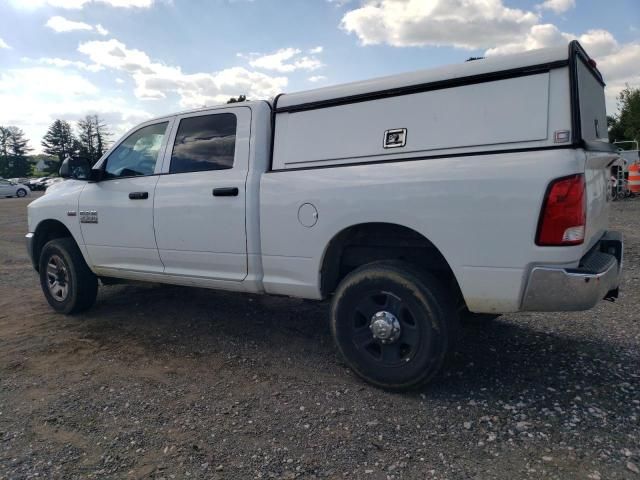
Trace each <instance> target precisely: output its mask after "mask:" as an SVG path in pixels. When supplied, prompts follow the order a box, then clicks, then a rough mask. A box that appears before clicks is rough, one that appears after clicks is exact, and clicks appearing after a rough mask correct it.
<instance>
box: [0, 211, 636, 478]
mask: <svg viewBox="0 0 640 480" xmlns="http://www.w3.org/2000/svg"><path fill="white" fill-rule="evenodd" d="M29 201H30V200H29V199H0V479H14V478H15V479H21V478H34V477H39V478H43V477H44V478H65V479H72V478H78V479H79V478H167V479H169V478H177V479H182V478H208V479H209V478H210V479H218V478H220V479H222V478H240V479H245V478H365V479H386V478H396V479H400V478H420V479H423V478H447V479H469V478H477V479H488V478H508V479H513V478H536V479H537V478H580V479H612V478H617V479H622V478H628V479H640V473H639V468H640V368H639V366H640V349H639V347H640V326H639V324H638V319H639V318H640V267H639V262H638V261H639V257H640V199H636V200H628V201H624V202H619V203H616V204H614V207H613V214H612V224H613V227H614V228H616V229H620V230H622V231H623V232H624V234H625V240H626V252H625V253H626V257H625V261H626V264H625V269H626V270H625V278H624V285H623V288H624V292H623V297H622V298H621V299H620V300H619V301H618V302H617V303H605V302H602V303H601V304H600V305H598V307H597V308H595V309H594V310H592V311H589V312H584V313H574V314H517V315H507V316H504V317H502V318H500V319H499V320H497V321H496V322H494V323H493V324H491V325H488V326H483V327H474V328H469V329H467V330H465V332H464V338H463V339H462V342H461V345H460V347H459V350H460V351H459V353H458V354H456V356H455V358H453V359H452V362H451V365H450V368H449V370H448V371H447V373H446V374H443V375H441V376H440V377H439V378H437V379H436V381H435V382H434V383H433V384H432V385H431V386H430V387H429V388H428V389H427V390H425V391H423V392H416V393H412V394H402V395H400V394H389V393H385V392H382V391H379V390H376V389H374V388H372V387H369V386H368V385H366V384H364V383H362V382H361V381H359V380H358V379H357V378H355V377H354V376H353V375H352V374H351V373H350V372H349V371H348V369H347V368H346V367H345V366H344V365H343V364H342V363H341V362H340V360H339V359H338V358H336V354H335V351H334V348H333V345H332V341H331V338H330V335H329V328H328V322H327V306H326V305H317V304H314V303H309V302H304V301H300V300H291V299H284V298H268V297H259V296H249V295H239V294H229V293H220V292H212V291H207V290H197V289H187V288H181V287H169V286H146V285H135V286H131V285H129V286H111V287H103V288H101V291H100V294H99V298H98V304H97V305H96V307H95V308H93V309H92V310H90V311H89V312H87V313H86V314H83V315H79V316H76V317H65V316H61V315H57V314H54V313H52V311H51V310H50V309H49V307H48V305H47V304H46V302H45V300H44V297H43V296H42V294H41V292H40V288H39V284H38V279H37V276H36V273H35V272H34V271H33V270H32V269H31V267H30V264H29V260H28V258H27V256H26V252H25V249H24V241H23V235H24V233H25V229H26V205H27V204H28V203H29Z"/></svg>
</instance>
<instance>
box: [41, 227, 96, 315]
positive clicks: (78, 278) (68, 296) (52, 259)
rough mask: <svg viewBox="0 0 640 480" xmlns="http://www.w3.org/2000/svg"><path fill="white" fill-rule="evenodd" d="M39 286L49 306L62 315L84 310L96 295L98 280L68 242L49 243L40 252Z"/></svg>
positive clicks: (70, 242)
mask: <svg viewBox="0 0 640 480" xmlns="http://www.w3.org/2000/svg"><path fill="white" fill-rule="evenodd" d="M40 286H41V287H42V291H43V292H44V296H45V298H46V299H47V302H49V305H51V306H52V307H53V309H54V310H55V311H57V312H60V313H65V314H72V313H77V312H81V311H82V310H86V309H88V308H89V307H91V306H92V305H93V304H94V303H95V300H96V296H97V294H98V279H97V278H96V276H95V275H94V274H93V272H92V271H91V270H90V269H89V267H88V265H87V263H86V262H85V261H84V258H83V257H82V253H81V252H80V249H79V248H78V246H77V245H76V243H75V242H74V241H73V239H71V238H58V239H55V240H51V241H50V242H48V243H47V244H46V245H45V246H44V247H43V248H42V253H41V254H40Z"/></svg>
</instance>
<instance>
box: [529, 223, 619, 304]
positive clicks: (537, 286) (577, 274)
mask: <svg viewBox="0 0 640 480" xmlns="http://www.w3.org/2000/svg"><path fill="white" fill-rule="evenodd" d="M622 260H623V241H622V235H620V233H618V232H607V233H606V234H605V235H604V236H603V237H602V239H601V240H600V241H599V242H598V244H597V245H596V246H595V247H594V248H593V249H592V250H591V251H590V252H589V253H587V254H586V255H585V256H584V257H583V258H582V259H581V260H580V265H579V266H578V268H557V267H555V268H554V267H542V266H540V267H534V268H533V269H532V270H531V273H530V274H529V280H528V282H527V286H526V289H525V292H524V297H523V300H522V307H521V310H523V311H530V312H564V311H578V310H589V309H590V308H592V307H594V306H595V305H596V304H597V303H598V302H599V301H600V300H602V299H604V298H606V299H608V300H613V299H614V298H617V296H618V286H619V285H620V278H621V275H622Z"/></svg>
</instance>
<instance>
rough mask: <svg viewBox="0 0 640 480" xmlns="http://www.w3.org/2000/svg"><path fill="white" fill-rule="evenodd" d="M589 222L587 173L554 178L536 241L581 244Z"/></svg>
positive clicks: (549, 243)
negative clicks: (585, 176)
mask: <svg viewBox="0 0 640 480" xmlns="http://www.w3.org/2000/svg"><path fill="white" fill-rule="evenodd" d="M586 223H587V207H586V198H585V184H584V175H571V176H570V177H563V178H558V179H557V180H554V181H553V182H551V184H550V185H549V188H547V195H546V196H545V199H544V203H543V204H542V212H540V221H539V222H538V234H537V235H536V245H540V246H563V245H580V244H581V243H582V242H584V231H585V227H586Z"/></svg>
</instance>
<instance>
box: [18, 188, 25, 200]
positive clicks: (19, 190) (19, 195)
mask: <svg viewBox="0 0 640 480" xmlns="http://www.w3.org/2000/svg"><path fill="white" fill-rule="evenodd" d="M16 196H18V197H19V198H22V197H26V196H27V191H26V190H25V189H24V188H19V189H18V191H17V192H16Z"/></svg>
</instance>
